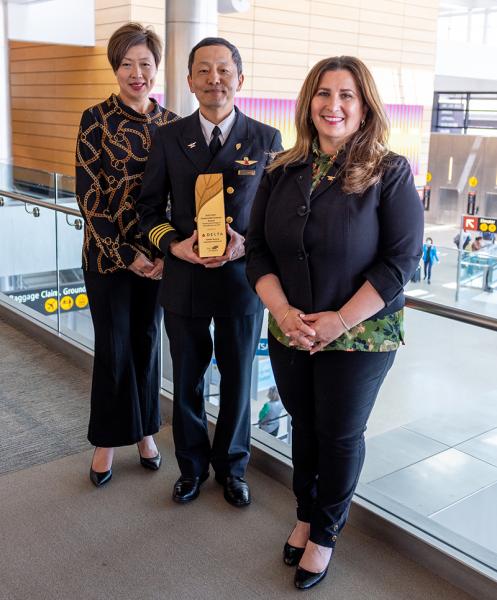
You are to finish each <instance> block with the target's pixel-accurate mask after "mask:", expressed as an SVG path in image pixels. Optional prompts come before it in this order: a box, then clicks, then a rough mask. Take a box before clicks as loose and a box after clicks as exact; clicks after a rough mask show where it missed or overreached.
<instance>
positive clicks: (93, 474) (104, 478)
mask: <svg viewBox="0 0 497 600" xmlns="http://www.w3.org/2000/svg"><path fill="white" fill-rule="evenodd" d="M111 478H112V469H109V470H108V471H104V472H103V473H99V472H98V471H94V470H93V469H92V468H91V467H90V481H91V482H92V483H93V485H94V486H95V487H102V486H103V485H105V484H106V483H108V482H109V481H110V480H111Z"/></svg>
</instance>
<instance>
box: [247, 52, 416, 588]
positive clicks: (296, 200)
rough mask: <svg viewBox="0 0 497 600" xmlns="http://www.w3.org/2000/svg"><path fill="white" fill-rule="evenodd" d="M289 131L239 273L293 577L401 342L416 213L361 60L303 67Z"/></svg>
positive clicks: (335, 526) (304, 584) (335, 520)
mask: <svg viewBox="0 0 497 600" xmlns="http://www.w3.org/2000/svg"><path fill="white" fill-rule="evenodd" d="M296 128H297V141H296V143H295V146H294V147H293V148H291V149H290V150H288V151H286V152H283V153H282V154H280V155H279V156H278V157H277V158H276V160H275V161H274V162H273V163H272V165H271V166H270V167H269V169H268V173H267V174H266V176H265V178H264V179H263V181H262V183H261V186H260V188H259V191H258V194H257V196H256V199H255V203H254V207H253V210H252V217H251V224H250V227H249V231H248V235H247V242H246V245H247V274H248V277H249V280H250V282H251V284H252V285H253V287H254V288H255V289H256V291H257V293H258V294H259V296H260V297H261V299H262V301H263V302H264V304H265V305H266V306H267V308H268V309H269V312H270V318H269V350H270V356H271V362H272V366H273V370H274V374H275V378H276V383H277V385H278V389H279V391H280V394H281V398H282V401H283V403H284V405H285V408H286V409H287V411H288V413H289V414H290V415H291V417H292V430H293V431H292V452H293V465H294V481H293V487H294V492H295V495H296V498H297V524H296V526H295V528H294V529H293V531H292V533H291V534H290V537H289V538H288V540H287V543H286V544H285V546H284V561H285V563H286V564H288V565H298V568H297V571H296V574H295V585H296V587H297V588H300V589H307V588H309V587H312V586H313V585H315V584H316V583H318V582H319V581H321V580H322V579H323V577H324V576H325V575H326V572H327V569H328V563H329V561H330V558H331V555H332V551H333V548H334V547H335V544H336V541H337V538H338V535H339V534H340V532H341V530H342V528H343V526H344V525H345V522H346V519H347V515H348V511H349V507H350V503H351V501H352V496H353V493H354V489H355V487H356V485H357V481H358V479H359V474H360V472H361V468H362V465H363V462H364V431H365V429H366V422H367V419H368V417H369V414H370V412H371V410H372V408H373V404H374V402H375V399H376V396H377V394H378V391H379V388H380V386H381V384H382V382H383V380H384V378H385V376H386V374H387V372H388V370H389V369H390V367H391V365H392V363H393V360H394V357H395V352H396V350H397V348H398V347H399V345H400V344H402V343H403V306H404V295H403V287H404V285H405V284H406V283H407V282H408V281H409V279H410V277H411V275H412V273H413V272H414V270H415V269H416V266H417V265H418V262H419V258H420V256H421V246H422V237H423V210H422V206H421V202H420V200H419V196H418V193H417V191H416V188H415V186H414V181H413V177H412V173H411V169H410V167H409V164H408V162H407V161H406V159H405V158H403V157H401V156H399V155H396V154H394V153H392V152H389V151H388V150H387V147H386V142H387V138H388V122H387V118H386V115H385V112H384V109H383V107H382V104H381V101H380V98H379V94H378V91H377V89H376V85H375V83H374V80H373V78H372V76H371V73H370V72H369V70H368V69H367V67H366V66H365V65H364V64H363V63H362V62H361V61H360V60H358V59H356V58H353V57H347V56H342V57H335V58H330V59H325V60H322V61H320V62H319V63H317V64H316V65H315V66H314V67H313V68H312V69H311V71H310V73H309V74H308V76H307V78H306V80H305V82H304V85H303V87H302V90H301V92H300V95H299V98H298V102H297V112H296Z"/></svg>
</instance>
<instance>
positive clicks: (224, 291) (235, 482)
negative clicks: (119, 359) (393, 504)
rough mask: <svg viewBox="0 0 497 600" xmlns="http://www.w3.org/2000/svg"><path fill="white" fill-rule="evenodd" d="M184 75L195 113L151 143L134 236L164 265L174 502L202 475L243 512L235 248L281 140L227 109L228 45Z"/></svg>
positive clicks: (247, 291)
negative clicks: (210, 243) (214, 176)
mask: <svg viewBox="0 0 497 600" xmlns="http://www.w3.org/2000/svg"><path fill="white" fill-rule="evenodd" d="M188 70H189V75H188V83H189V86H190V90H191V92H192V93H194V94H195V96H196V97H197V100H198V102H199V105H200V110H198V111H196V112H194V113H193V114H192V115H190V116H189V117H186V118H185V119H182V120H180V121H177V122H176V123H173V124H171V125H169V126H168V127H164V128H161V129H159V130H158V131H157V134H156V135H155V137H154V140H153V143H152V148H151V152H150V156H149V159H148V163H147V168H146V171H145V175H144V181H143V186H142V193H141V195H140V199H139V202H138V205H137V210H138V213H139V215H140V227H141V228H142V230H143V231H144V232H146V234H147V235H148V236H149V239H150V240H151V242H152V243H153V244H154V245H155V246H157V247H158V248H159V249H160V250H161V251H162V252H163V253H164V256H165V266H164V277H163V281H162V285H161V291H160V300H161V303H162V305H163V306H164V309H165V326H166V332H167V335H168V337H169V343H170V349H171V356H172V362H173V382H174V411H173V434H174V443H175V452H176V458H177V460H178V465H179V468H180V472H181V476H180V478H179V479H178V481H177V482H176V484H175V486H174V490H173V499H174V500H175V501H176V502H182V503H185V502H189V501H191V500H194V499H195V498H196V497H197V496H198V494H199V491H200V485H201V484H202V482H203V481H205V479H206V478H207V477H208V475H209V463H211V464H212V466H213V469H214V471H215V476H216V480H217V481H218V482H219V483H220V484H222V485H223V487H224V497H225V498H226V500H227V501H228V502H230V503H231V504H233V505H234V506H246V505H248V504H250V490H249V487H248V484H247V482H246V481H245V478H244V476H245V470H246V467H247V463H248V460H249V456H250V450H249V445H250V381H251V368H252V361H253V358H254V354H255V350H256V347H257V343H258V340H259V335H260V329H261V323H262V304H261V303H260V301H259V299H258V297H257V296H256V294H255V293H254V292H253V291H252V289H251V288H250V286H249V284H248V282H247V279H246V276H245V259H244V253H245V250H244V246H243V242H244V235H245V233H246V231H247V227H248V222H249V216H250V211H251V208H252V202H253V199H254V196H255V193H256V191H257V188H258V185H259V182H260V180H261V177H262V175H263V172H264V168H265V167H266V165H267V164H268V162H269V160H270V158H271V155H272V154H273V153H274V152H276V151H279V150H281V135H280V133H279V131H278V130H276V129H274V128H272V127H269V126H268V125H264V124H262V123H259V122H258V121H254V120H253V119H250V118H248V117H246V116H245V115H244V114H242V113H241V112H240V111H239V110H238V109H237V108H235V107H234V96H235V93H236V92H237V91H238V90H240V88H241V86H242V83H243V75H242V62H241V58H240V54H239V52H238V50H237V49H236V48H235V47H234V46H233V45H232V44H230V43H229V42H228V41H226V40H224V39H222V38H206V39H204V40H202V41H201V42H199V43H198V44H197V45H196V46H195V47H194V48H193V49H192V51H191V53H190V56H189V61H188ZM207 173H222V175H223V188H224V201H225V214H226V222H227V240H228V243H227V246H226V250H225V252H224V254H223V255H222V256H221V257H216V258H200V257H199V255H198V253H197V230H196V224H195V215H196V211H195V182H196V180H197V177H198V175H200V174H207ZM168 199H169V200H170V214H169V213H168V212H166V207H167V203H168ZM212 321H214V334H213V338H212V337H211V331H210V325H211V322H212ZM213 347H214V352H215V356H216V362H217V366H218V368H219V372H220V376H221V381H220V398H219V403H220V404H219V416H218V420H217V426H216V432H215V435H214V440H213V443H212V447H211V444H210V441H209V437H208V432H207V419H206V415H205V408H204V374H205V372H206V370H207V368H208V366H209V364H210V361H211V356H212V349H213Z"/></svg>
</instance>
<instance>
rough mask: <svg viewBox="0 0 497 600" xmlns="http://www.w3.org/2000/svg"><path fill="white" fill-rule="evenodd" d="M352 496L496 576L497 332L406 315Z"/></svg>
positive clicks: (410, 312) (427, 316)
mask: <svg viewBox="0 0 497 600" xmlns="http://www.w3.org/2000/svg"><path fill="white" fill-rule="evenodd" d="M406 332H407V345H406V346H405V347H403V348H401V349H400V350H399V351H398V353H397V357H396V361H395V364H394V366H393V367H392V369H391V371H390V373H389V374H388V376H387V379H386V381H385V383H384V385H383V387H382V389H381V391H380V395H379V397H378V400H377V403H376V406H375V408H374V410H373V413H372V416H371V418H370V421H369V426H368V431H367V435H366V437H367V442H366V461H365V465H364V469H363V471H362V474H361V479H360V484H359V486H358V488H357V494H358V495H359V496H360V497H361V498H364V499H365V500H367V501H369V502H372V503H373V504H375V505H376V506H379V507H381V508H382V509H383V510H385V511H387V512H389V513H391V514H392V515H395V517H397V518H399V519H401V520H403V521H405V522H407V523H409V524H411V525H413V526H414V527H416V528H418V529H420V530H422V531H424V532H426V533H427V534H429V535H431V536H433V537H436V538H438V539H440V540H442V541H443V542H444V543H446V544H448V545H449V546H452V547H453V548H454V549H455V550H457V551H459V552H462V553H465V554H467V556H469V557H471V558H473V559H476V560H477V561H479V562H480V563H481V564H482V565H485V566H487V567H489V568H491V569H493V570H495V572H496V575H497V535H496V533H497V529H496V527H497V522H496V519H495V506H497V384H496V383H495V377H493V373H494V371H495V361H496V350H495V332H492V331H489V330H486V329H482V328H478V327H475V326H470V325H466V324H463V323H458V322H455V321H452V320H449V319H443V318H440V317H435V316H434V315H430V314H427V313H423V312H420V311H416V310H406Z"/></svg>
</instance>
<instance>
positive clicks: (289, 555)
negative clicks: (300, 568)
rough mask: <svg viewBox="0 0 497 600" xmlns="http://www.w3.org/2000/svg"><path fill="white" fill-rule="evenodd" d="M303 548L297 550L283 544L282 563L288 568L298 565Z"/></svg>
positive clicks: (286, 543)
mask: <svg viewBox="0 0 497 600" xmlns="http://www.w3.org/2000/svg"><path fill="white" fill-rule="evenodd" d="M304 551H305V548H297V547H296V546H292V545H291V544H289V543H288V541H287V542H285V545H284V546H283V562H284V563H285V565H288V566H289V567H295V566H296V565H298V564H299V562H300V559H301V558H302V555H303V554H304Z"/></svg>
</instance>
